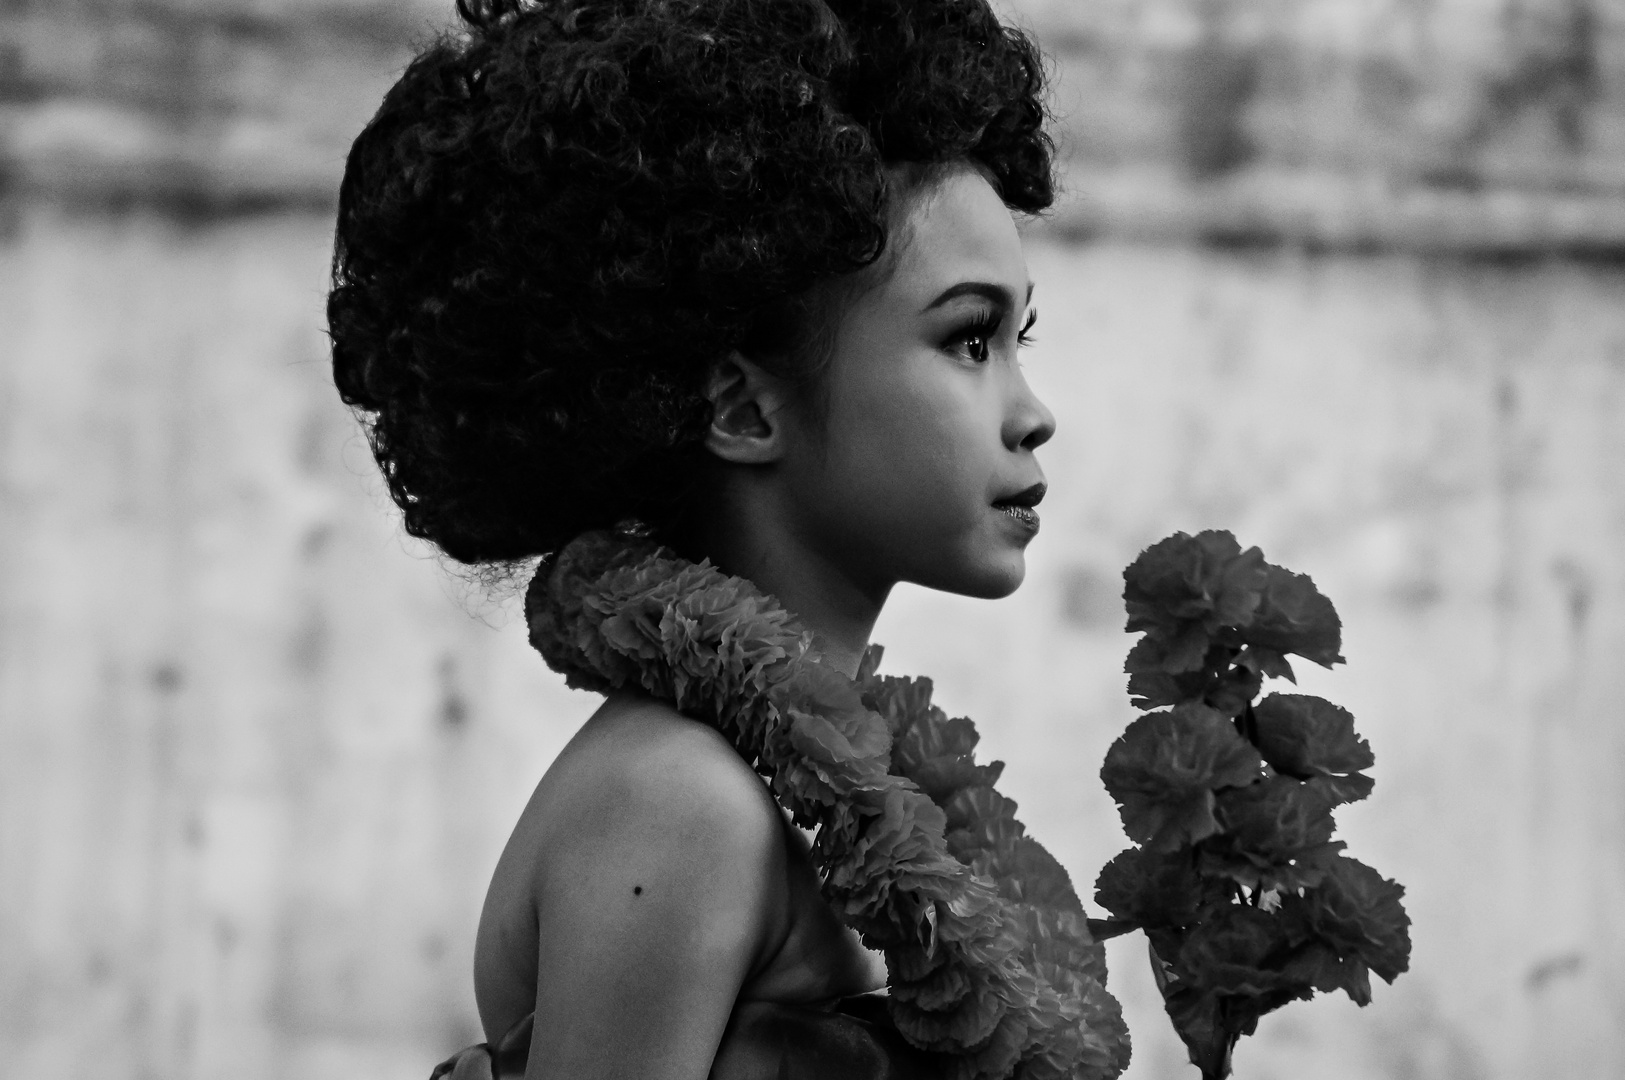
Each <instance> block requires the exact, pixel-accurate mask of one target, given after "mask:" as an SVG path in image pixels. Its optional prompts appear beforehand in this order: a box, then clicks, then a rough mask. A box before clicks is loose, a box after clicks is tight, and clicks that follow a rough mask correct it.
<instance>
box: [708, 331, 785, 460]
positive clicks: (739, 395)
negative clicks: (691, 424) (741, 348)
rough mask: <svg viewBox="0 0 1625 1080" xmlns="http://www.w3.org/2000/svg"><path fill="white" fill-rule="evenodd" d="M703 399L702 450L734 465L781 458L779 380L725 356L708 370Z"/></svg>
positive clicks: (781, 383)
mask: <svg viewBox="0 0 1625 1080" xmlns="http://www.w3.org/2000/svg"><path fill="white" fill-rule="evenodd" d="M705 396H706V397H707V398H709V399H710V401H711V427H710V430H708V431H707V432H706V433H705V448H706V449H707V450H709V451H711V453H713V454H715V455H716V456H717V457H719V458H721V459H722V460H723V461H728V462H732V463H734V464H736V465H767V464H770V463H772V462H774V461H777V460H778V459H779V458H780V457H781V456H782V455H783V453H784V446H785V437H786V433H785V423H784V421H785V417H784V416H783V415H781V412H782V410H783V409H784V406H785V405H786V404H788V402H789V394H788V387H787V386H786V385H785V382H784V380H783V379H781V378H779V377H777V376H775V375H772V374H770V373H768V372H767V371H765V370H764V369H763V368H762V367H760V366H759V365H757V364H754V363H752V362H751V361H749V360H746V359H745V358H744V357H743V356H741V355H740V354H739V353H737V352H734V353H730V354H729V355H728V357H727V358H726V359H724V360H719V361H718V362H717V363H716V364H715V365H714V366H713V367H712V368H711V373H710V376H709V378H708V380H707V382H706V387H705Z"/></svg>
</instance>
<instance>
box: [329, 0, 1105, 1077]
mask: <svg viewBox="0 0 1625 1080" xmlns="http://www.w3.org/2000/svg"><path fill="white" fill-rule="evenodd" d="M458 10H459V12H460V14H461V15H462V17H463V19H464V21H465V22H466V24H467V30H466V33H465V34H464V35H463V36H461V37H459V38H456V39H448V40H445V41H442V42H441V43H439V44H437V45H435V46H433V47H432V48H430V49H429V50H427V51H426V52H424V53H423V54H422V55H421V56H419V57H418V58H417V59H416V60H415V61H414V62H413V63H412V65H411V66H410V67H409V68H408V69H407V71H406V73H405V74H404V75H403V76H402V77H401V79H400V81H399V82H398V83H397V84H396V85H395V86H394V87H393V88H392V89H391V91H390V92H389V94H388V95H387V96H386V98H385V100H384V104H383V106H382V108H381V109H380V110H379V112H378V115H377V116H376V117H375V118H374V119H373V120H372V122H371V123H370V124H369V125H368V126H367V128H366V130H365V131H363V132H362V134H361V136H360V137H359V138H358V139H357V140H356V143H355V147H354V149H353V151H352V152H351V155H350V158H349V162H348V165H347V168H346V172H345V178H344V186H343V191H342V196H341V206H340V212H339V222H338V235H337V251H336V255H335V259H334V286H333V291H332V295H331V298H330V301H329V317H330V322H331V330H332V337H333V366H334V377H335V380H336V382H337V384H338V388H339V391H340V393H341V395H342V396H343V397H344V400H345V401H346V402H348V403H350V404H351V405H353V406H356V407H357V408H359V409H361V410H363V411H364V413H365V415H366V417H367V421H368V425H369V433H370V436H371V439H372V445H373V448H374V451H375V453H376V456H377V459H378V462H379V464H380V466H381V468H382V470H383V473H384V476H385V477H386V479H387V480H388V483H389V487H390V490H391V492H392V494H393V495H394V497H395V500H396V501H397V502H398V503H399V505H400V507H401V509H402V511H403V513H404V515H405V524H406V528H407V530H408V531H409V532H411V533H412V534H413V535H416V536H421V537H426V538H428V539H430V540H432V541H433V542H434V543H436V544H438V545H439V546H440V547H441V548H442V549H443V550H444V551H445V552H446V553H447V554H448V555H450V556H451V557H452V558H454V559H457V560H460V561H462V562H466V563H475V564H486V563H494V564H504V563H515V562H519V561H521V560H527V559H532V558H534V557H537V556H540V557H541V560H542V561H541V565H540V567H539V569H538V570H537V573H536V578H535V580H534V581H533V583H532V586H531V590H530V595H529V597H528V599H527V614H528V616H529V618H530V621H531V637H532V641H533V642H534V643H535V644H536V645H537V647H538V648H539V649H540V650H541V651H542V653H543V655H544V656H545V657H546V658H547V660H548V662H549V663H551V664H552V665H553V666H554V667H555V668H557V669H558V670H560V671H563V672H564V673H565V674H566V675H567V676H568V677H569V679H570V681H571V683H572V685H576V686H585V687H590V688H593V689H597V690H601V691H603V692H604V693H605V694H606V700H605V702H604V704H603V706H602V707H601V708H600V709H599V710H598V712H597V713H595V714H594V715H593V717H592V718H591V719H590V720H588V721H587V723H586V724H585V725H584V726H583V727H582V729H581V730H580V732H579V733H578V734H577V735H576V736H575V738H574V739H573V740H572V741H571V742H570V744H569V745H568V746H567V747H566V748H565V750H564V751H563V753H562V754H560V756H559V758H558V760H557V761H556V762H554V764H553V765H552V767H551V768H550V769H549V770H548V771H547V774H546V775H545V776H544V777H543V778H542V779H541V782H540V783H539V784H538V786H537V788H536V792H535V794H534V796H533V797H532V798H531V800H530V803H529V805H528V806H527V808H526V809H525V811H524V813H523V815H522V816H521V818H520V821H519V823H518V825H517V826H516V828H515V830H514V833H513V836H512V839H511V840H510V841H509V843H508V846H507V848H506V850H505V852H504V854H503V856H502V859H501V861H500V863H499V864H498V866H497V869H496V873H495V875H494V877H493V879H492V882H491V886H490V891H489V893H488V896H487V899H486V903H485V909H484V914H483V916H482V918H481V923H480V929H479V937H478V943H477V950H476V956H475V993H476V997H477V1000H478V1004H479V1011H480V1016H481V1019H482V1022H483V1025H484V1028H485V1032H486V1035H487V1037H488V1039H490V1043H489V1044H488V1045H486V1046H483V1047H479V1048H474V1049H472V1050H470V1051H465V1052H464V1053H462V1054H460V1055H458V1056H457V1057H456V1058H454V1059H452V1061H450V1062H448V1063H446V1065H444V1066H442V1068H441V1070H440V1071H438V1072H437V1074H436V1075H441V1074H443V1073H447V1072H449V1073H450V1074H451V1075H452V1076H454V1077H456V1078H458V1080H462V1078H463V1077H468V1076H479V1077H486V1076H491V1075H496V1076H508V1075H519V1074H520V1073H521V1072H522V1073H523V1075H524V1076H526V1077H528V1078H531V1080H541V1078H553V1077H561V1078H562V1077H568V1078H572V1080H581V1078H595V1077H605V1078H608V1077H639V1078H645V1080H659V1078H672V1080H701V1078H703V1077H706V1076H708V1075H709V1076H711V1077H717V1078H729V1080H744V1078H764V1080H766V1078H778V1077H803V1076H804V1077H818V1078H833V1077H849V1076H851V1077H870V1076H872V1077H877V1078H878V1077H884V1076H891V1077H901V1076H947V1075H954V1076H1008V1075H1023V1076H1031V1077H1045V1076H1057V1077H1059V1076H1111V1075H1115V1074H1116V1072H1118V1071H1121V1068H1122V1065H1123V1063H1124V1060H1126V1040H1125V1038H1124V1036H1123V1033H1122V1030H1121V1021H1120V1019H1119V1018H1118V1016H1117V1012H1116V1008H1115V1002H1113V1001H1112V1000H1111V999H1110V997H1109V996H1108V995H1106V994H1105V992H1104V990H1103V989H1101V984H1102V983H1103V981H1104V978H1105V970H1104V966H1103V964H1102V963H1101V959H1100V950H1099V948H1098V947H1097V946H1095V945H1094V944H1093V943H1092V942H1091V941H1090V939H1089V937H1088V933H1087V930H1086V929H1085V926H1084V921H1083V918H1082V912H1081V908H1079V906H1078V901H1077V898H1076V896H1075V895H1074V894H1073V892H1072V889H1071V887H1070V885H1069V883H1068V882H1067V880H1066V876H1065V873H1064V872H1063V871H1061V870H1060V868H1059V867H1058V866H1057V865H1056V864H1055V863H1054V860H1053V859H1050V858H1049V856H1048V855H1047V854H1046V853H1044V851H1043V849H1042V848H1041V847H1039V846H1038V845H1037V844H1035V843H1033V842H1032V841H1031V840H1030V839H1027V838H1026V837H1025V836H1024V835H1023V834H1022V831H1021V827H1020V825H1019V824H1018V823H1017V822H1016V821H1015V819H1014V817H1013V816H1012V814H1011V810H1012V809H1013V807H1012V806H1011V804H1009V803H1008V801H1007V800H1002V799H1001V798H1000V797H999V796H998V795H997V794H996V792H994V791H993V787H992V784H993V781H994V779H996V777H997V767H996V766H994V767H984V766H977V765H975V764H974V762H973V760H972V757H971V747H972V746H973V745H974V741H975V736H974V733H973V731H972V729H971V728H970V726H969V723H968V721H952V722H950V721H948V720H947V719H946V717H944V716H943V715H942V713H941V712H940V710H936V709H934V708H932V707H931V706H930V705H929V698H928V694H929V689H928V684H924V683H909V682H907V681H903V680H885V679H881V678H879V677H877V676H876V675H875V674H874V671H873V668H874V664H875V663H876V662H877V661H878V650H872V651H869V652H868V653H867V654H866V649H867V648H868V641H869V634H870V631H871V629H872V627H873V626H874V623H875V620H876V618H877V617H878V615H879V614H880V610H881V607H882V605H883V604H884V602H885V600H886V597H887V594H888V592H889V591H890V590H891V588H892V586H893V585H894V584H896V583H897V582H900V581H912V582H916V583H919V584H921V585H926V586H929V587H932V588H937V589H945V590H950V591H953V592H957V593H964V594H968V595H973V596H982V597H998V596H1004V595H1007V594H1008V593H1010V592H1011V591H1012V590H1014V589H1015V588H1016V587H1017V586H1018V585H1019V584H1020V583H1021V580H1022V576H1023V570H1024V566H1023V551H1024V549H1025V548H1026V546H1027V544H1028V543H1029V542H1030V541H1031V540H1032V539H1033V537H1034V536H1035V535H1036V534H1037V532H1038V528H1039V519H1038V514H1037V512H1036V509H1035V508H1036V507H1037V505H1038V503H1039V501H1040V500H1041V499H1042V498H1043V495H1044V478H1043V472H1042V470H1041V469H1040V467H1039V464H1038V461H1037V459H1036V457H1035V451H1037V450H1038V449H1039V448H1040V447H1041V446H1042V445H1043V444H1044V442H1045V441H1046V440H1047V439H1049V437H1050V435H1051V433H1052V432H1053V430H1054V424H1055V422H1054V419H1053V418H1052V416H1051V415H1050V413H1049V411H1048V410H1047V409H1046V408H1045V407H1044V405H1043V404H1042V402H1040V401H1039V400H1038V399H1037V398H1036V397H1035V396H1034V395H1033V393H1032V392H1031V390H1030V389H1029V388H1028V386H1027V384H1026V382H1025V381H1024V379H1023V377H1022V373H1021V369H1020V366H1019V364H1018V362H1017V352H1018V349H1019V348H1020V346H1021V344H1022V342H1023V340H1024V337H1025V331H1026V329H1027V327H1028V326H1030V324H1031V321H1032V315H1031V314H1030V312H1029V308H1028V305H1029V301H1030V298H1031V293H1032V284H1031V282H1030V281H1029V280H1028V276H1027V269H1026V265H1025V261H1024V259H1023V255H1022V247H1021V241H1020V239H1019V237H1018V235H1017V232H1016V228H1015V223H1014V220H1013V218H1012V211H1018V212H1023V213H1032V212H1036V211H1039V210H1041V209H1043V208H1044V207H1046V206H1048V205H1049V203H1050V200H1051V197H1052V190H1053V186H1052V178H1051V155H1050V149H1051V148H1050V143H1049V140H1048V138H1047V137H1046V135H1045V133H1044V130H1043V127H1042V121H1043V117H1044V113H1043V107H1042V103H1041V94H1042V74H1041V68H1040V63H1039V58H1038V56H1037V54H1036V52H1035V50H1034V48H1033V46H1032V44H1031V43H1030V42H1029V41H1028V39H1027V38H1026V37H1024V36H1023V35H1022V34H1021V33H1020V32H1018V31H1016V30H1013V29H1010V28H1008V27H1005V26H1001V25H1000V23H999V21H998V20H997V18H996V17H995V16H994V15H993V13H992V12H991V11H990V10H989V8H988V6H987V4H986V2H985V0H535V2H525V0H484V2H479V0H458ZM764 778H765V779H766V781H767V782H766V783H764ZM796 826H802V827H803V828H804V829H807V830H809V831H811V830H816V841H815V842H814V843H812V844H809V842H808V840H807V839H806V838H805V837H804V833H803V831H802V830H801V829H798V828H796ZM888 985H889V988H890V992H889V995H886V994H880V993H878V992H880V991H882V990H883V989H884V988H886V987H888Z"/></svg>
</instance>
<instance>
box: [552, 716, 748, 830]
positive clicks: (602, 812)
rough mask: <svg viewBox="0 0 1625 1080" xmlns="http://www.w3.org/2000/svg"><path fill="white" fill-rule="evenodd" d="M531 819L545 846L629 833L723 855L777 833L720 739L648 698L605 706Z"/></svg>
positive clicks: (557, 766)
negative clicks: (678, 837) (677, 836)
mask: <svg viewBox="0 0 1625 1080" xmlns="http://www.w3.org/2000/svg"><path fill="white" fill-rule="evenodd" d="M532 811H536V813H535V815H534V816H535V817H536V819H537V820H536V821H535V823H534V827H535V828H536V829H537V830H538V832H539V833H541V834H542V836H541V837H539V839H541V838H545V839H546V840H547V841H548V842H550V843H561V842H568V841H569V840H570V839H571V838H574V839H575V840H580V839H582V838H583V837H593V836H598V835H601V834H603V833H604V832H606V831H624V830H632V831H633V832H635V833H636V834H637V835H639V836H646V835H663V836H666V837H668V838H669V837H670V836H671V835H672V834H673V833H674V832H681V833H684V834H686V835H687V839H689V840H690V841H693V842H696V843H699V844H701V845H704V846H712V845H715V846H717V847H719V848H724V849H726V848H732V847H735V846H738V845H741V844H743V845H746V846H747V847H750V846H755V844H760V843H763V842H766V841H768V840H771V839H772V838H774V837H775V836H777V834H778V832H779V830H780V825H779V818H778V807H777V804H776V803H775V802H774V800H773V797H772V795H771V794H770V793H769V792H768V790H767V786H766V785H765V784H764V783H763V782H762V779H761V777H759V776H758V775H757V774H756V772H755V771H754V770H753V769H752V768H751V767H750V766H749V765H747V764H746V763H745V761H744V760H743V759H742V758H741V757H740V756H739V754H738V753H737V752H736V751H735V750H734V748H733V747H732V746H731V745H729V743H728V741H727V740H726V739H724V738H723V737H722V736H721V735H720V734H718V733H717V731H716V730H715V729H713V728H712V727H710V726H709V725H707V724H704V723H702V722H700V721H698V720H694V719H691V718H689V717H686V716H683V715H682V714H681V713H679V712H678V711H677V710H676V709H675V708H673V707H672V706H671V705H668V704H666V703H665V702H661V701H656V700H653V699H651V698H646V697H632V696H620V697H613V698H611V699H610V700H608V701H606V702H605V703H604V706H603V707H602V708H601V709H599V710H598V712H597V713H595V714H594V715H593V717H592V719H590V720H588V721H587V723H586V724H585V725H583V726H582V729H581V731H580V732H579V733H578V734H577V736H576V737H575V738H574V739H573V740H571V742H570V744H569V745H568V746H567V747H566V748H565V750H564V752H563V753H561V754H560V755H559V758H558V760H557V761H556V762H555V763H554V765H553V767H552V768H551V769H549V770H548V773H547V775H546V776H545V777H543V779H542V782H541V783H540V784H539V785H538V786H537V790H536V798H534V799H533V800H532V806H531V807H528V808H527V810H526V816H527V817H530V816H532ZM522 824H526V823H525V822H522Z"/></svg>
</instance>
